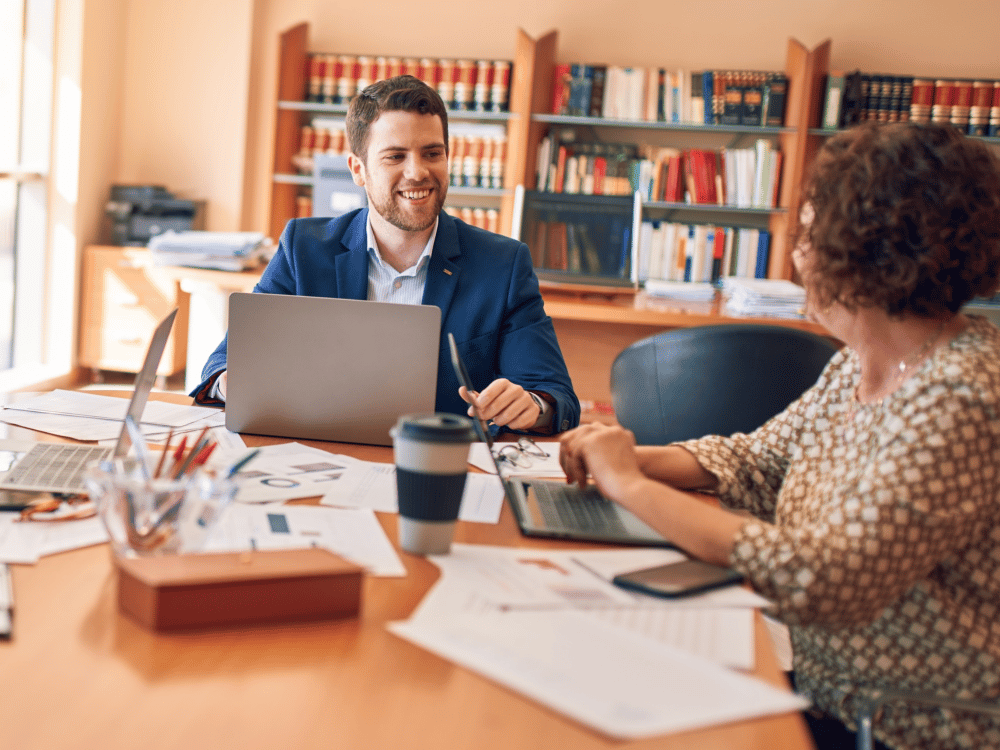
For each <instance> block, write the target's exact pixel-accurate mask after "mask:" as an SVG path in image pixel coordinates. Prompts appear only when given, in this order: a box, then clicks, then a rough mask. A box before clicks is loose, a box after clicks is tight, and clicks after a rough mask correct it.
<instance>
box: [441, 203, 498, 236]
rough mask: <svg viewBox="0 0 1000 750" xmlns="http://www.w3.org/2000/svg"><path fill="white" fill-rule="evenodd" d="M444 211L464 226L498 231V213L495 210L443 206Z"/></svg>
mask: <svg viewBox="0 0 1000 750" xmlns="http://www.w3.org/2000/svg"><path fill="white" fill-rule="evenodd" d="M444 210H445V211H446V212H448V213H449V214H450V215H451V216H454V217H455V218H457V219H461V220H462V221H464V222H465V223H466V224H471V225H472V226H474V227H479V228H480V229H485V230H487V231H489V232H494V233H497V232H499V231H500V212H499V211H497V210H496V209H495V208H479V207H476V208H473V207H471V206H445V207H444Z"/></svg>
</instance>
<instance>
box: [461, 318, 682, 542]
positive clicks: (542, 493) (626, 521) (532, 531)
mask: <svg viewBox="0 0 1000 750" xmlns="http://www.w3.org/2000/svg"><path fill="white" fill-rule="evenodd" d="M448 345H449V347H450V349H451V364H452V366H453V367H454V368H455V375H456V377H457V378H458V382H459V383H461V384H462V385H464V386H465V387H466V388H467V389H468V390H470V391H474V390H475V389H474V388H473V387H472V384H471V382H470V379H469V374H468V371H467V370H466V368H465V364H464V363H463V362H462V359H461V357H459V354H458V347H457V346H456V345H455V339H454V337H453V336H452V335H451V334H450V333H449V334H448ZM472 421H473V422H474V423H475V428H476V433H477V434H478V435H479V439H480V440H482V441H483V442H484V443H486V445H487V446H488V447H489V449H490V450H489V453H490V457H491V459H492V460H493V463H494V465H495V466H496V469H497V476H499V477H500V482H501V483H502V484H503V489H504V494H505V495H506V497H507V502H508V503H509V504H510V507H511V510H512V511H513V512H514V517H515V518H516V519H517V525H518V526H519V527H520V529H521V533H522V534H524V535H525V536H532V537H543V538H549V539H573V540H576V541H585V542H604V543H611V544H630V545H638V546H643V547H672V546H673V545H672V544H671V543H670V542H668V541H667V540H666V539H665V538H664V537H663V536H662V535H661V534H660V533H658V532H657V531H655V530H654V529H653V528H652V527H650V526H649V525H648V524H647V523H646V522H644V521H642V520H641V519H639V518H638V517H637V516H636V515H635V514H634V513H632V512H631V511H629V510H626V509H625V508H623V507H621V506H620V505H617V504H616V503H613V502H611V501H610V500H608V499H607V498H606V497H604V496H603V495H601V493H600V492H599V491H598V490H597V488H596V487H594V486H593V485H589V486H588V487H586V488H580V487H579V486H578V485H575V484H567V483H566V482H558V481H545V480H542V479H530V478H527V477H514V478H511V477H506V476H504V471H503V466H502V465H501V462H500V460H499V459H498V458H497V456H496V454H495V453H494V452H493V441H492V439H491V437H490V435H489V433H488V432H487V431H486V429H484V426H483V424H482V421H481V420H479V419H474V420H472Z"/></svg>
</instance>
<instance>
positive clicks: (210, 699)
mask: <svg viewBox="0 0 1000 750" xmlns="http://www.w3.org/2000/svg"><path fill="white" fill-rule="evenodd" d="M124 395H127V394H124ZM154 397H164V396H154ZM165 398H167V399H168V400H174V399H175V398H178V399H179V398H185V397H175V396H172V395H171V396H165ZM185 400H186V398H185ZM188 402H189V401H188ZM11 432H12V436H14V437H16V436H17V430H16V429H12V430H11ZM245 439H246V442H247V444H248V445H251V446H253V445H262V444H268V443H271V442H279V441H278V440H272V439H269V438H263V437H257V436H246V438H245ZM304 442H306V443H307V444H309V445H313V446H316V447H320V448H323V449H327V450H331V451H334V452H343V453H349V454H351V455H354V456H357V457H358V458H362V459H365V460H370V461H391V460H392V451H391V449H390V448H377V447H373V446H358V445H346V444H335V443H323V442H317V441H304ZM379 521H380V522H381V524H382V526H383V528H384V529H385V531H386V533H387V534H388V536H389V538H390V539H391V540H392V541H393V542H394V543H395V540H396V518H395V516H394V515H392V514H379ZM456 541H459V542H470V543H482V544H500V545H510V546H517V547H552V546H566V547H569V546H570V545H568V544H566V543H559V542H542V541H532V540H528V539H526V538H525V537H522V536H521V535H520V534H519V532H518V530H517V528H516V525H515V523H514V521H513V518H512V517H511V514H510V513H509V511H508V509H507V508H506V507H505V508H504V511H503V514H502V517H501V520H500V523H499V524H498V525H495V526H494V525H490V524H475V523H460V524H459V527H458V530H457V533H456ZM401 558H402V560H403V563H404V564H405V566H406V569H407V576H406V577H405V578H375V577H368V578H367V579H366V582H365V584H364V592H363V603H362V613H361V615H360V616H359V617H358V618H352V619H347V620H341V621H328V622H319V623H304V624H291V625H282V626H268V627H255V628H240V629H228V630H220V631H212V632H202V633H190V634H181V635H159V634H155V633H153V632H150V631H148V630H145V629H144V628H143V627H141V626H140V625H138V624H137V623H135V622H134V621H133V620H131V619H129V618H128V617H127V616H125V615H122V614H121V613H120V612H119V611H118V608H117V605H116V598H115V597H116V581H115V573H114V570H113V567H112V565H111V559H110V554H109V549H108V547H107V545H99V546H95V547H89V548H85V549H81V550H75V551H72V552H65V553H62V554H57V555H51V556H47V557H43V558H42V559H41V560H40V561H39V562H38V563H37V564H36V565H17V566H12V569H13V585H14V597H15V611H14V638H13V640H12V641H11V642H9V643H3V642H0V747H4V748H8V747H9V748H17V749H18V750H61V749H63V748H72V749H74V750H76V749H79V750H84V749H87V750H89V749H91V748H102V750H119V749H120V750H133V749H134V748H143V750H154V749H155V748H172V749H173V748H184V749H185V750H201V749H202V748H205V749H206V750H209V749H211V750H228V749H229V748H233V749H234V750H235V749H237V748H238V749H239V750H256V749H258V748H259V749H260V750H264V749H267V750H279V749H282V748H289V749H295V750H306V749H312V748H316V749H317V750H318V749H320V748H322V749H323V750H329V749H330V748H352V749H367V748H373V749H382V748H387V749H388V748H400V749H403V748H405V749H407V750H409V749H411V748H412V749H414V750H419V749H421V748H428V750H430V749H433V750H444V749H447V750H454V749H464V748H468V749H469V750H472V749H473V748H475V750H483V749H484V748H503V750H519V749H521V748H524V749H527V748H553V749H555V748H559V749H562V748H573V750H586V749H588V748H626V747H627V748H698V749H699V750H712V749H715V748H718V749H719V750H722V749H723V748H724V749H725V750H732V749H733V748H757V749H759V750H799V749H801V748H811V747H812V744H811V741H810V740H809V739H808V733H807V731H806V730H805V727H804V723H803V722H802V720H801V718H800V717H799V716H798V715H797V714H786V715H782V716H778V717H772V718H766V719H756V720H751V721H742V722H737V723H732V724H728V725H723V726H717V727H712V728H709V729H705V730H701V731H692V732H685V733H682V734H674V735H665V736H661V737H657V738H653V739H649V740H644V741H638V742H616V741H612V740H610V739H608V738H606V737H603V736H602V735H599V734H596V733H595V732H593V731H591V730H589V729H587V728H585V727H583V726H581V725H579V724H577V723H575V722H573V721H571V720H569V719H567V718H565V717H563V716H561V715H559V714H557V713H555V712H553V711H551V710H549V709H547V708H545V707H544V706H542V705H540V704H538V703H536V702H534V701H532V700H531V699H529V698H527V697H524V696H522V695H520V694H518V693H515V692H513V691H511V690H508V689H506V688H503V687H501V686H499V685H496V684H494V683H492V682H490V681H489V680H487V679H485V678H483V677H480V676H479V675H477V674H475V673H473V672H470V671H469V670H467V669H465V668H463V667H460V666H458V665H456V664H453V663H452V662H449V661H446V660H444V659H441V658H440V657H438V656H435V655H434V654H431V653H429V652H427V651H424V650H423V649H421V648H418V647H417V646H414V645H412V644H410V643H408V642H406V641H404V640H401V639H399V638H397V637H396V636H394V635H392V634H391V633H389V632H388V631H387V630H386V629H385V624H386V623H387V622H390V621H393V620H399V619H405V618H407V617H408V616H409V615H410V613H411V612H412V611H413V609H414V608H415V607H416V605H417V604H418V603H419V602H420V600H421V598H422V597H423V596H424V594H425V593H426V592H427V591H428V590H429V588H430V587H431V585H432V584H433V583H434V581H435V580H436V579H437V576H438V572H437V568H436V567H435V566H434V565H433V564H432V563H430V562H428V561H427V560H425V559H423V558H420V557H415V556H412V555H408V554H405V553H404V554H401ZM758 624H759V623H758ZM756 631H757V633H756V639H757V645H756V652H757V666H756V669H755V672H756V674H757V675H758V676H760V677H761V678H763V679H765V680H767V681H768V682H771V683H773V684H777V685H784V684H785V680H784V677H783V675H782V673H781V672H780V670H779V668H778V666H777V664H776V662H775V660H774V656H773V653H772V650H771V646H770V643H769V641H768V636H767V634H766V632H765V629H764V628H763V627H762V626H758V627H757V628H756Z"/></svg>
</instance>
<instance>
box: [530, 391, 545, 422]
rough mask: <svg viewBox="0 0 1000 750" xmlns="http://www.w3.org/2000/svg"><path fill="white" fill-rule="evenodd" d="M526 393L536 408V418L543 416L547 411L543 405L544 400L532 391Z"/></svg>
mask: <svg viewBox="0 0 1000 750" xmlns="http://www.w3.org/2000/svg"><path fill="white" fill-rule="evenodd" d="M526 393H527V394H528V395H529V396H530V397H531V400H532V401H534V402H535V406H537V407H538V416H539V417H542V416H545V412H546V411H548V404H547V403H545V400H544V399H543V398H542V397H541V396H539V395H538V394H537V393H535V392H534V391H526Z"/></svg>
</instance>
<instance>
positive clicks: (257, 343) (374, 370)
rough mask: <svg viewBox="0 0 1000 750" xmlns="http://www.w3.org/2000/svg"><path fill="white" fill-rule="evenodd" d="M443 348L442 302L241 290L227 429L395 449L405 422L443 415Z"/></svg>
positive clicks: (234, 320)
mask: <svg viewBox="0 0 1000 750" xmlns="http://www.w3.org/2000/svg"><path fill="white" fill-rule="evenodd" d="M440 346H441V310H440V309H439V308H437V307H434V306H432V305H398V304H393V303H388V302H369V301H365V300H348V299H335V298H331V297H303V296H296V295H287V294H260V293H252V294H251V293H242V292H238V293H234V294H232V295H230V297H229V344H228V376H227V377H228V382H227V386H226V427H228V428H229V429H230V430H233V431H235V432H249V433H256V434H260V435H275V436H279V437H286V438H305V439H312V440H333V441H338V442H347V443H366V444H369V445H391V444H392V438H391V437H390V435H389V429H390V428H391V427H392V426H393V425H394V424H395V423H396V420H397V419H398V418H399V416H400V415H402V414H412V413H427V412H433V411H434V401H435V398H436V394H437V367H438V353H439V351H440Z"/></svg>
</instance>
